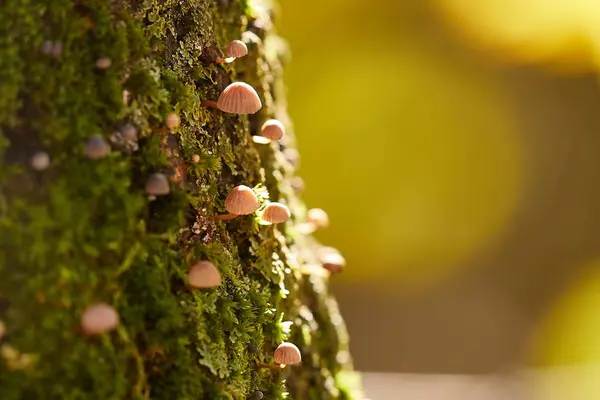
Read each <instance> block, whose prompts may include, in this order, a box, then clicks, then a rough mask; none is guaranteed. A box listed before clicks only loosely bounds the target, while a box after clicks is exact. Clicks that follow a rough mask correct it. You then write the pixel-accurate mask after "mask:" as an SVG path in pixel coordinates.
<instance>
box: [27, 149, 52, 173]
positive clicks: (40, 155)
mask: <svg viewBox="0 0 600 400" xmlns="http://www.w3.org/2000/svg"><path fill="white" fill-rule="evenodd" d="M31 166H32V167H33V169H35V170H36V171H43V170H45V169H46V168H48V167H49V166H50V156H49V155H48V153H46V152H44V151H38V152H37V153H35V154H34V155H33V157H31Z"/></svg>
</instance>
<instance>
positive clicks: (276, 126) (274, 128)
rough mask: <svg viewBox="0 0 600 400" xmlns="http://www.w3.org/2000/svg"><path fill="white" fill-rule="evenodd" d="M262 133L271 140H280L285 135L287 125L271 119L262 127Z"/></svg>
mask: <svg viewBox="0 0 600 400" xmlns="http://www.w3.org/2000/svg"><path fill="white" fill-rule="evenodd" d="M260 135H261V136H263V137H266V138H267V139H269V140H280V139H281V138H282V137H283V135H285V127H284V126H283V124H282V123H281V122H280V121H278V120H276V119H269V120H267V121H266V122H265V123H264V124H263V125H262V127H261V128H260Z"/></svg>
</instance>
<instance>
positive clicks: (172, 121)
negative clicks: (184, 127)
mask: <svg viewBox="0 0 600 400" xmlns="http://www.w3.org/2000/svg"><path fill="white" fill-rule="evenodd" d="M180 123H181V120H180V119H179V115H177V114H175V113H169V114H167V116H166V117H165V125H166V126H167V128H168V129H169V130H173V129H175V128H177V127H178V126H179V124H180Z"/></svg>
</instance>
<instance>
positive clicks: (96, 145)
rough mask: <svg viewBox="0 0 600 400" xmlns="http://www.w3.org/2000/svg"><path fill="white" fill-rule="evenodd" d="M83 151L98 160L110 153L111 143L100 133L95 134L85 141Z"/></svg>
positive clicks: (87, 155)
mask: <svg viewBox="0 0 600 400" xmlns="http://www.w3.org/2000/svg"><path fill="white" fill-rule="evenodd" d="M83 152H84V153H85V155H86V157H87V158H90V159H92V160H98V159H100V158H104V157H106V156H108V155H109V154H110V145H109V144H108V142H107V141H106V140H105V139H104V138H103V137H102V136H100V135H94V136H92V137H91V138H89V139H87V140H86V141H85V145H84V149H83Z"/></svg>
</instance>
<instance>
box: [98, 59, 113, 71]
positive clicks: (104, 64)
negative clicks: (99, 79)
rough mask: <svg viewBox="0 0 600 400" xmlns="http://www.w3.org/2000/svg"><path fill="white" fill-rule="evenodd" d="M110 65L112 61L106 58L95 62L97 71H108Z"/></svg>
mask: <svg viewBox="0 0 600 400" xmlns="http://www.w3.org/2000/svg"><path fill="white" fill-rule="evenodd" d="M111 65H112V60H111V59H110V58H108V57H101V58H99V59H97V60H96V68H98V69H102V70H104V69H109V68H110V66H111Z"/></svg>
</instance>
